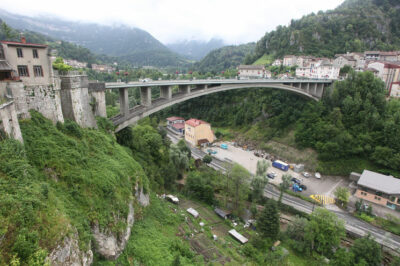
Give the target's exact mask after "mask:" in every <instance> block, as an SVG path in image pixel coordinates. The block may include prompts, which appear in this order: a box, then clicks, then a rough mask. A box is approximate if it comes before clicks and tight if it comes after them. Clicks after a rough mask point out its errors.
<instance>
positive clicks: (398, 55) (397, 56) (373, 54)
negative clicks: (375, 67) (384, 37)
mask: <svg viewBox="0 0 400 266" xmlns="http://www.w3.org/2000/svg"><path fill="white" fill-rule="evenodd" d="M364 57H365V60H381V61H390V62H396V61H400V51H390V52H381V51H367V52H364Z"/></svg>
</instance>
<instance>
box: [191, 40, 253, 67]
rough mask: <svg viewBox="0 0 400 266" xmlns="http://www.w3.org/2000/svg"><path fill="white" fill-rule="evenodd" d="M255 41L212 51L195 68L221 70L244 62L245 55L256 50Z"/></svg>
mask: <svg viewBox="0 0 400 266" xmlns="http://www.w3.org/2000/svg"><path fill="white" fill-rule="evenodd" d="M255 47H256V44H255V43H247V44H242V45H230V46H224V47H222V48H219V49H217V50H214V51H211V52H210V53H209V54H208V55H207V56H206V57H204V58H203V59H202V60H201V61H200V62H198V63H196V64H195V68H196V69H197V70H199V71H201V72H220V71H223V70H226V69H228V68H235V67H237V66H238V65H240V64H242V63H243V61H244V59H245V57H246V56H247V55H249V54H251V53H253V52H254V49H255Z"/></svg>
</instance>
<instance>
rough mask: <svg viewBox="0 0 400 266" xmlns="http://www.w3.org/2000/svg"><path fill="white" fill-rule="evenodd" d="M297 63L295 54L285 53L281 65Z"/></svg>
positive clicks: (289, 65) (288, 65)
mask: <svg viewBox="0 0 400 266" xmlns="http://www.w3.org/2000/svg"><path fill="white" fill-rule="evenodd" d="M296 64H297V57H296V56H295V55H285V57H284V58H283V65H284V66H287V67H292V66H295V65H296Z"/></svg>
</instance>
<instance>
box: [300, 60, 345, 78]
mask: <svg viewBox="0 0 400 266" xmlns="http://www.w3.org/2000/svg"><path fill="white" fill-rule="evenodd" d="M339 72H340V68H339V67H337V66H335V65H333V64H332V63H331V62H330V60H327V59H312V60H310V62H309V63H308V65H307V66H303V67H297V68H296V76H297V77H300V78H312V79H338V78H339Z"/></svg>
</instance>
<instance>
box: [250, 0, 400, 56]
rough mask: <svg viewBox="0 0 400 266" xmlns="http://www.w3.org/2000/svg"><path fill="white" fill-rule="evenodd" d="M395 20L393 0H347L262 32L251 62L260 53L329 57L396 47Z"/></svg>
mask: <svg viewBox="0 0 400 266" xmlns="http://www.w3.org/2000/svg"><path fill="white" fill-rule="evenodd" d="M399 23H400V6H399V2H398V1H396V0H347V1H345V2H344V3H343V4H342V5H340V6H339V7H337V8H336V9H334V10H329V11H326V12H322V11H320V12H318V13H317V14H314V13H312V14H310V15H307V16H304V17H302V18H301V19H298V20H292V21H291V23H290V25H289V26H278V27H277V28H276V30H274V31H271V32H268V33H266V34H265V36H264V37H262V38H261V40H259V41H258V42H257V47H256V50H255V54H254V55H253V57H252V61H253V62H254V61H255V60H257V59H258V58H260V57H261V56H263V55H264V54H273V55H274V56H276V57H282V56H283V55H285V54H296V55H301V54H304V55H314V56H326V57H333V56H334V55H335V54H337V53H345V52H347V51H353V52H363V51H365V50H395V49H400V27H399V25H400V24H399Z"/></svg>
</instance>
